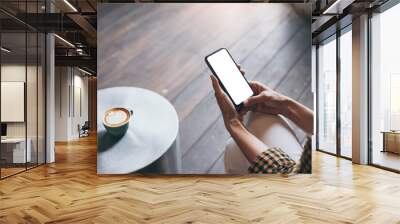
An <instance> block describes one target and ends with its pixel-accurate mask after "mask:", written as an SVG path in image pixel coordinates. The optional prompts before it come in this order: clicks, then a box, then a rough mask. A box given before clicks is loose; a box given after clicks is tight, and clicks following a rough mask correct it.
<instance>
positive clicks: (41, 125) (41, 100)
mask: <svg viewBox="0 0 400 224" xmlns="http://www.w3.org/2000/svg"><path fill="white" fill-rule="evenodd" d="M38 38H39V45H38V60H39V63H38V77H37V81H38V143H37V145H38V163H39V164H43V163H45V156H46V155H45V153H46V151H45V110H46V109H45V99H46V98H45V93H46V91H45V87H46V84H45V81H46V79H45V77H46V76H45V60H46V52H45V44H46V39H45V35H44V34H42V33H39V36H38Z"/></svg>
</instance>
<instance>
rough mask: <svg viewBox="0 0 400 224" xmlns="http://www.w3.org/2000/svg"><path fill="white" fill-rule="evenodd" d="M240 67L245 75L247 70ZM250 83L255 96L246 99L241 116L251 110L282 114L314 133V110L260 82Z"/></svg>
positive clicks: (306, 130)
mask: <svg viewBox="0 0 400 224" xmlns="http://www.w3.org/2000/svg"><path fill="white" fill-rule="evenodd" d="M238 68H239V70H240V72H241V73H242V74H243V75H244V74H245V72H244V71H243V70H242V69H241V68H240V65H238ZM249 84H250V87H251V89H252V90H253V91H254V96H252V97H250V98H248V99H247V100H245V101H244V108H242V110H240V111H239V116H240V117H243V116H244V115H245V114H246V113H247V111H249V110H251V111H255V112H262V113H268V114H274V115H277V114H281V115H283V116H285V117H287V118H289V119H290V120H291V121H293V122H294V123H295V124H296V125H297V126H299V127H300V128H301V129H302V130H303V131H304V132H306V133H307V134H310V135H312V134H313V131H314V130H313V119H314V113H313V111H312V110H310V109H309V108H307V107H306V106H304V105H303V104H301V103H299V102H297V101H296V100H293V99H291V98H289V97H287V96H284V95H282V94H279V93H278V92H275V91H274V90H273V89H270V88H268V87H267V86H265V85H263V84H261V83H259V82H256V81H250V82H249Z"/></svg>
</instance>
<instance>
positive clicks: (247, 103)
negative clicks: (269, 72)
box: [243, 94, 264, 107]
mask: <svg viewBox="0 0 400 224" xmlns="http://www.w3.org/2000/svg"><path fill="white" fill-rule="evenodd" d="M263 101H264V96H263V95H261V94H259V95H257V96H252V97H250V98H248V99H247V100H245V101H244V102H243V103H244V105H245V106H246V107H249V106H253V105H255V104H258V103H262V102H263Z"/></svg>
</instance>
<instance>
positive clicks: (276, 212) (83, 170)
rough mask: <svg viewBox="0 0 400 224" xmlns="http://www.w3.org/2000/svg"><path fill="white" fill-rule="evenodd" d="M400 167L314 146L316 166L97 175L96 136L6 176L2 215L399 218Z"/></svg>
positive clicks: (98, 219) (40, 219)
mask: <svg viewBox="0 0 400 224" xmlns="http://www.w3.org/2000/svg"><path fill="white" fill-rule="evenodd" d="M399 198H400V175H399V174H396V173H392V172H388V171H384V170H381V169H378V168H374V167H371V166H361V165H355V164H352V163H351V162H350V161H348V160H344V159H339V158H336V157H333V156H330V155H327V154H324V153H321V152H313V174H312V175H295V176H290V177H283V176H277V175H267V176H265V175H264V176H194V175H186V176H147V177H145V176H139V175H136V176H135V175H131V176H128V175H122V176H110V175H108V176H107V175H106V176H98V175H97V174H96V138H95V137H89V138H84V139H81V140H80V141H75V142H70V143H68V144H57V146H56V163H54V164H48V165H43V166H40V167H38V168H35V169H32V170H29V171H27V172H24V173H21V174H19V175H16V176H13V177H9V178H7V179H4V180H1V181H0V202H1V203H0V223H7V224H8V223H45V222H47V223H385V224H386V223H400V213H399V210H400V200H398V199H399Z"/></svg>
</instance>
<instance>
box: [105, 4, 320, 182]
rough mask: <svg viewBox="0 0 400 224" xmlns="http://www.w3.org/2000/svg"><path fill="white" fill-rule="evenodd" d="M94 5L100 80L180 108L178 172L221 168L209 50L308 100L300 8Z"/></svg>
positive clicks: (305, 22) (306, 31) (222, 136)
mask: <svg viewBox="0 0 400 224" xmlns="http://www.w3.org/2000/svg"><path fill="white" fill-rule="evenodd" d="M98 11H99V13H98V38H99V39H98V40H99V48H98V52H99V53H98V60H99V61H98V66H99V75H98V88H99V89H103V88H107V87H115V86H136V87H142V88H146V89H151V90H153V91H155V92H157V93H159V94H162V95H163V96H165V97H166V98H167V99H169V100H170V101H171V103H172V104H173V105H174V107H175V108H176V110H177V112H178V115H179V120H180V135H181V136H180V137H181V138H180V139H181V151H182V162H183V164H182V167H183V172H184V173H188V174H190V173H222V172H223V171H224V170H223V165H222V163H223V156H222V155H223V151H224V146H225V143H226V141H227V140H228V138H229V135H228V133H227V131H226V130H225V128H224V125H223V122H222V117H221V115H220V112H219V108H218V106H217V104H216V101H215V99H214V95H213V91H212V88H211V85H210V80H209V77H208V75H209V74H210V71H209V70H208V68H207V67H206V65H205V63H204V56H205V55H207V54H208V53H210V52H212V51H214V50H216V49H218V48H221V47H226V48H228V49H229V51H230V52H231V53H232V55H233V57H234V58H235V59H236V60H237V61H238V62H239V63H240V64H242V66H243V67H244V69H245V70H246V71H247V77H248V79H250V80H258V81H261V82H263V83H265V84H267V85H268V86H270V87H271V88H274V89H276V90H278V91H280V92H282V93H284V94H286V95H288V96H290V97H293V98H295V99H297V100H299V101H301V102H302V103H304V104H306V105H307V106H309V107H310V108H312V106H313V105H312V104H313V101H312V100H313V98H312V94H311V87H310V84H311V81H310V80H311V79H310V78H311V74H310V72H311V46H309V45H308V44H309V43H311V42H310V40H311V30H310V29H311V25H310V21H311V20H310V19H309V18H308V19H305V18H307V17H305V16H303V14H302V13H301V12H302V11H301V8H300V9H299V8H298V7H294V6H293V5H289V4H168V5H165V4H164V5H163V4H145V5H132V4H128V5H127V4H119V5H115V4H113V5H110V4H103V5H101V6H99V9H98ZM99 102H100V103H101V99H99ZM296 133H298V134H299V136H300V137H301V138H303V137H304V136H303V134H302V133H301V132H300V131H299V130H297V132H296Z"/></svg>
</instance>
